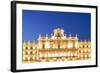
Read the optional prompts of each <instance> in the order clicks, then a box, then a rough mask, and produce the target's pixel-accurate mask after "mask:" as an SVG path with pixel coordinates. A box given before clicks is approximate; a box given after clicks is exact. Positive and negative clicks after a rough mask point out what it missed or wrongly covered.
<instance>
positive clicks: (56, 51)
mask: <svg viewBox="0 0 100 73" xmlns="http://www.w3.org/2000/svg"><path fill="white" fill-rule="evenodd" d="M22 52H23V56H22V58H23V59H22V61H23V62H24V63H27V62H56V61H73V60H89V59H91V42H90V41H86V40H84V41H81V40H79V38H78V36H77V35H75V36H74V37H73V36H71V34H70V35H69V36H67V35H66V34H65V33H64V30H63V29H61V28H57V29H55V30H54V34H51V36H50V37H48V35H47V34H46V36H45V37H42V36H41V35H39V37H38V40H37V42H23V50H22Z"/></svg>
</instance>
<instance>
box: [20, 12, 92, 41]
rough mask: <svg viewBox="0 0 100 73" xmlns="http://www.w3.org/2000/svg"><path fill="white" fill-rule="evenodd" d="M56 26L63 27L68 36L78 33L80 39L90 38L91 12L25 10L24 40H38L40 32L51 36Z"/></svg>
mask: <svg viewBox="0 0 100 73" xmlns="http://www.w3.org/2000/svg"><path fill="white" fill-rule="evenodd" d="M55 28H63V29H64V31H65V33H66V34H67V36H68V35H69V34H72V36H75V34H77V35H78V37H79V39H80V40H90V39H91V35H90V32H91V14H90V13H75V12H73V13H72V12H51V11H34V10H23V14H22V40H23V41H28V40H29V41H36V40H37V38H38V36H39V34H41V36H46V34H48V35H49V36H50V34H51V33H53V30H54V29H55Z"/></svg>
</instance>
